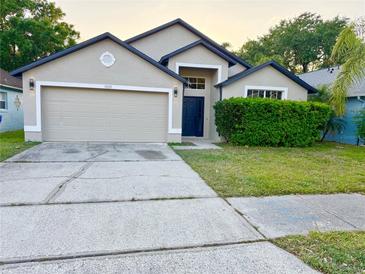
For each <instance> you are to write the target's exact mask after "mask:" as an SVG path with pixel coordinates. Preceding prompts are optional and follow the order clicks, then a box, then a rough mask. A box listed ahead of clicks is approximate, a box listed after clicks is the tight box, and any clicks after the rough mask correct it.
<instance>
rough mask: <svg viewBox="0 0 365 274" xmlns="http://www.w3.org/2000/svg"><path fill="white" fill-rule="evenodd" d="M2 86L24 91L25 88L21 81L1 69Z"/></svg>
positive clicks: (0, 81) (0, 79)
mask: <svg viewBox="0 0 365 274" xmlns="http://www.w3.org/2000/svg"><path fill="white" fill-rule="evenodd" d="M0 85H2V86H5V87H9V88H15V89H22V87H23V84H22V80H21V79H18V78H15V77H13V76H11V75H10V74H9V73H8V72H7V71H5V70H3V69H1V68H0Z"/></svg>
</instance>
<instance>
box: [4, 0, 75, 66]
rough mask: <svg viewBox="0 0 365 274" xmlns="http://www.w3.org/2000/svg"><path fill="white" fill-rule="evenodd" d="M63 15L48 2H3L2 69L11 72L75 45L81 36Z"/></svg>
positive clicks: (29, 0) (31, 0) (6, 0)
mask: <svg viewBox="0 0 365 274" xmlns="http://www.w3.org/2000/svg"><path fill="white" fill-rule="evenodd" d="M64 16H65V14H64V13H63V12H62V10H61V9H60V8H58V7H56V5H55V3H53V2H48V1H47V0H1V8H0V40H1V49H0V59H1V67H2V68H4V69H6V70H12V69H15V68H17V67H19V66H22V65H25V64H27V63H29V62H32V61H35V60H37V59H39V58H40V57H43V56H46V55H49V54H51V53H54V52H56V51H59V50H61V49H64V48H67V47H69V46H72V45H74V44H75V43H76V40H77V39H78V38H79V33H78V32H77V31H75V30H74V27H73V25H70V24H67V23H65V22H63V21H62V19H63V17H64Z"/></svg>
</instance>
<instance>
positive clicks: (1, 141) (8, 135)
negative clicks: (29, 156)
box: [0, 130, 38, 162]
mask: <svg viewBox="0 0 365 274" xmlns="http://www.w3.org/2000/svg"><path fill="white" fill-rule="evenodd" d="M36 144H38V143H35V142H24V132H23V131H22V130H17V131H8V132H2V133H0V162H1V161H4V160H5V159H7V158H9V157H11V156H13V155H15V154H17V153H19V152H22V151H23V150H26V149H28V148H30V147H32V146H34V145H36Z"/></svg>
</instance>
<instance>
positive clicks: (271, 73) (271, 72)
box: [222, 67, 308, 101]
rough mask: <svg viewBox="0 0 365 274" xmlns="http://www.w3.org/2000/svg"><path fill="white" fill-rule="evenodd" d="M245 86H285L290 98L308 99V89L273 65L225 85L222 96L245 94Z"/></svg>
mask: <svg viewBox="0 0 365 274" xmlns="http://www.w3.org/2000/svg"><path fill="white" fill-rule="evenodd" d="M245 86H266V87H284V88H287V89H288V97H287V99H288V100H295V101H307V94H308V91H307V90H306V89H304V88H303V87H301V86H300V85H298V84H297V83H295V82H294V81H292V80H291V79H289V78H288V77H286V76H285V75H283V74H282V73H280V72H278V71H277V70H275V69H274V68H272V67H266V68H263V69H261V70H259V71H256V72H254V73H253V74H251V75H248V76H246V77H244V78H242V79H239V80H237V81H236V82H233V83H231V84H230V85H228V86H224V87H223V93H222V98H223V99H225V98H230V97H242V96H244V90H245Z"/></svg>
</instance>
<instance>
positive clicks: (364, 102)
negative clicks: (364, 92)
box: [356, 96, 365, 104]
mask: <svg viewBox="0 0 365 274" xmlns="http://www.w3.org/2000/svg"><path fill="white" fill-rule="evenodd" d="M356 98H357V100H359V101H360V102H361V103H363V104H365V100H363V99H361V96H356Z"/></svg>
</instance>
